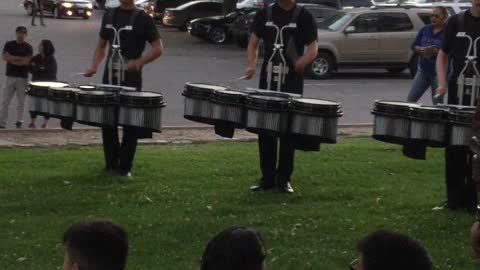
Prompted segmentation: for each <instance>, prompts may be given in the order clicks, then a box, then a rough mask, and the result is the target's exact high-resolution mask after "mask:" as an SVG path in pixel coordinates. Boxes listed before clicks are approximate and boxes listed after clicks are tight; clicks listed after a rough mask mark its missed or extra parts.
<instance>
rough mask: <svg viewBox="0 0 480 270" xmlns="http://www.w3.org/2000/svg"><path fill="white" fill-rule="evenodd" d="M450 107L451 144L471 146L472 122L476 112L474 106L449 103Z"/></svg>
mask: <svg viewBox="0 0 480 270" xmlns="http://www.w3.org/2000/svg"><path fill="white" fill-rule="evenodd" d="M447 107H448V108H449V109H450V112H449V114H448V120H449V124H450V126H449V133H450V134H449V135H450V136H449V145H451V146H469V145H470V142H471V140H472V122H473V116H474V114H475V109H476V108H475V107H474V106H455V105H447Z"/></svg>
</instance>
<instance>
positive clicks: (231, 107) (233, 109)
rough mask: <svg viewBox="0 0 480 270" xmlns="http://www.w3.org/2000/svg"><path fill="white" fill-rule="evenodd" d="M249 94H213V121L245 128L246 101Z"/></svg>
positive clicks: (219, 91) (237, 92) (232, 92)
mask: <svg viewBox="0 0 480 270" xmlns="http://www.w3.org/2000/svg"><path fill="white" fill-rule="evenodd" d="M247 96H248V94H247V93H244V92H240V91H231V90H218V91H215V93H214V94H213V114H212V119H214V120H215V122H217V123H222V124H227V125H230V126H232V127H235V128H244V125H245V117H246V114H245V100H246V98H247Z"/></svg>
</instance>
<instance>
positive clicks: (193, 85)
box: [185, 82, 230, 92]
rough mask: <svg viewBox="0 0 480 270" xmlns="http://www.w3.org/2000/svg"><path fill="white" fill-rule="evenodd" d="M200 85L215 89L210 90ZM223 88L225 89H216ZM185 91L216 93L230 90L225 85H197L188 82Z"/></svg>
mask: <svg viewBox="0 0 480 270" xmlns="http://www.w3.org/2000/svg"><path fill="white" fill-rule="evenodd" d="M199 85H205V86H215V88H208V87H201V86H199ZM217 87H218V88H223V89H216V88H217ZM185 89H186V90H199V89H202V90H208V91H210V92H215V91H219V90H229V89H230V88H229V87H227V86H224V85H219V84H210V83H195V82H187V83H185Z"/></svg>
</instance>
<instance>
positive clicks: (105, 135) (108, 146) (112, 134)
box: [102, 127, 138, 174]
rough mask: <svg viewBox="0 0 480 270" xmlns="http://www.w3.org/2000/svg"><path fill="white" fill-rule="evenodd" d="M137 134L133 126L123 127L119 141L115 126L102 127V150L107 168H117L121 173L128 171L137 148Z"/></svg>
mask: <svg viewBox="0 0 480 270" xmlns="http://www.w3.org/2000/svg"><path fill="white" fill-rule="evenodd" d="M137 134H138V133H137V131H136V130H135V128H130V127H124V128H123V137H122V142H121V143H120V140H119V136H118V128H117V127H104V128H102V139H103V152H104V155H105V168H106V169H107V170H113V169H118V170H119V171H120V173H122V174H126V173H128V172H130V170H131V169H132V163H133V158H134V157H135V152H136V150H137V143H138V135H137Z"/></svg>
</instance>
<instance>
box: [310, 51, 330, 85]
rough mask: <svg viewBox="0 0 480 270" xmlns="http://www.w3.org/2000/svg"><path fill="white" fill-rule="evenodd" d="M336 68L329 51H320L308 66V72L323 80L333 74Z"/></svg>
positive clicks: (313, 76) (314, 77)
mask: <svg viewBox="0 0 480 270" xmlns="http://www.w3.org/2000/svg"><path fill="white" fill-rule="evenodd" d="M334 68H335V62H334V61H333V57H332V56H331V55H330V54H329V53H325V52H320V53H318V55H317V57H316V58H315V60H313V62H312V63H311V64H310V65H309V66H308V67H307V72H308V73H309V75H310V76H311V77H312V78H313V79H316V80H323V79H327V78H329V77H330V76H332V73H333V71H334Z"/></svg>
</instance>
